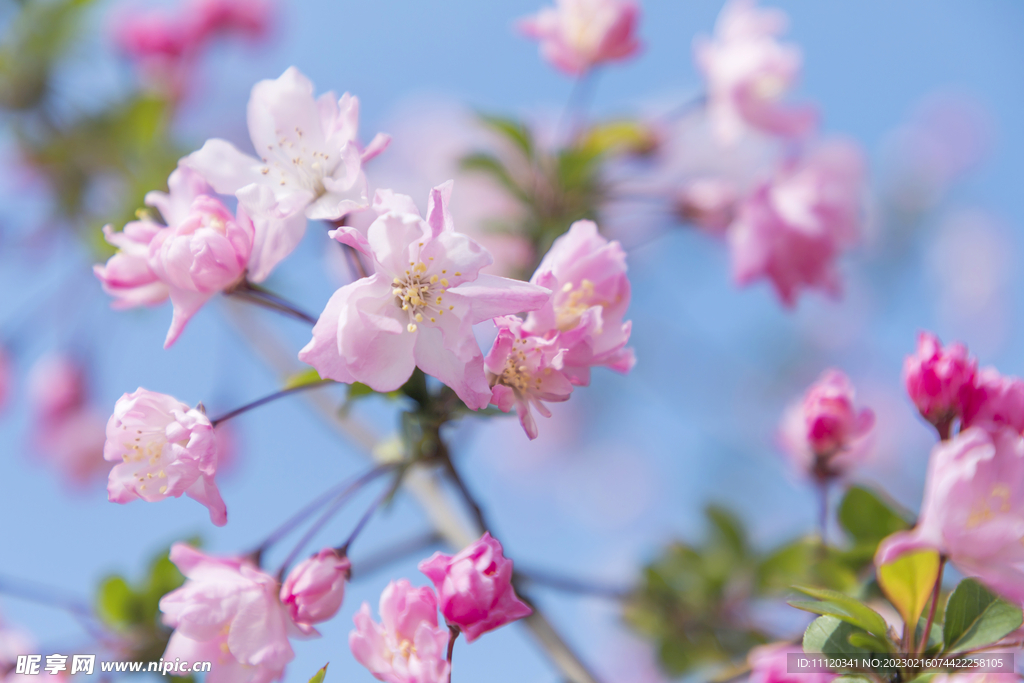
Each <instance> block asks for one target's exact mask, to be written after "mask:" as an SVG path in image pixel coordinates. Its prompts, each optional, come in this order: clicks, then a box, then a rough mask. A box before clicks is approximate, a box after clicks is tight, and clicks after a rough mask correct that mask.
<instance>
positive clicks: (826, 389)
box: [779, 370, 875, 481]
mask: <svg viewBox="0 0 1024 683" xmlns="http://www.w3.org/2000/svg"><path fill="white" fill-rule="evenodd" d="M854 399H855V393H854V389H853V385H852V384H851V383H850V380H849V378H848V377H847V376H846V375H845V374H843V373H842V372H841V371H839V370H826V371H825V372H824V373H822V375H821V377H819V378H818V380H817V381H816V382H815V383H814V384H812V385H811V386H810V387H809V388H808V389H807V392H806V393H804V395H803V398H802V399H800V400H799V401H797V402H795V403H793V404H792V405H791V406H790V407H789V408H788V409H787V410H786V412H785V414H784V415H783V417H782V423H781V425H780V434H779V436H780V440H781V442H782V446H783V449H784V450H785V451H786V454H787V455H788V456H789V458H790V460H791V461H792V463H793V465H794V466H795V467H796V469H797V470H798V471H800V472H803V473H805V474H808V475H810V476H812V477H814V478H815V479H817V480H819V481H827V480H828V479H831V478H834V477H841V476H843V475H844V474H845V473H846V472H847V471H848V470H849V469H850V468H851V467H853V466H855V465H856V464H857V463H858V462H860V461H861V460H862V459H863V458H864V456H865V455H866V452H867V446H868V439H867V437H868V436H869V433H870V431H871V428H872V427H873V426H874V423H875V414H874V413H873V412H872V411H871V409H870V408H857V406H856V404H855V402H854Z"/></svg>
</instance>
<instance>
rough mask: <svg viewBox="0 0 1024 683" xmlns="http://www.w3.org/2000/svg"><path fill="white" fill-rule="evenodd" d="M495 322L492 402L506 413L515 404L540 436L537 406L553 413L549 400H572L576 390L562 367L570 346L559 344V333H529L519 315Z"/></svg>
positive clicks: (488, 364)
mask: <svg viewBox="0 0 1024 683" xmlns="http://www.w3.org/2000/svg"><path fill="white" fill-rule="evenodd" d="M494 322H495V324H496V325H497V326H498V336H497V337H495V339H494V345H493V346H492V347H491V350H490V352H488V354H487V358H486V359H485V360H484V367H485V368H486V369H487V376H488V382H489V384H490V385H491V403H493V404H494V405H495V406H497V408H498V409H499V410H501V411H502V412H506V413H507V412H509V411H510V410H512V409H513V408H515V410H516V414H517V415H519V423H520V424H521V425H522V426H523V430H524V431H525V432H526V435H527V436H529V437H530V438H531V439H536V438H537V435H538V434H539V431H538V429H537V422H536V420H535V419H534V417H533V409H536V410H537V412H539V413H540V414H541V415H543V416H544V417H551V411H550V410H549V409H548V407H547V406H546V405H545V402H547V403H560V402H562V401H568V400H569V396H570V394H572V390H573V384H572V381H571V380H570V379H569V377H568V376H567V375H566V374H565V373H564V372H563V371H562V369H563V368H564V359H565V354H566V349H564V348H561V347H560V346H559V345H558V342H559V337H558V336H556V337H553V338H551V339H545V338H543V337H539V336H536V335H531V334H526V333H525V332H524V331H523V324H522V322H523V321H522V320H521V319H519V318H517V317H515V316H503V317H499V318H495V319H494Z"/></svg>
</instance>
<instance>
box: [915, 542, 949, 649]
mask: <svg viewBox="0 0 1024 683" xmlns="http://www.w3.org/2000/svg"><path fill="white" fill-rule="evenodd" d="M945 568H946V558H945V557H944V556H941V555H940V556H939V573H938V575H937V576H936V577H935V588H933V589H932V606H931V609H929V610H928V621H927V622H926V623H925V626H924V637H923V638H921V654H924V652H925V650H927V649H928V636H929V635H931V632H932V622H934V621H935V608H936V606H937V605H938V604H939V592H940V591H941V590H942V570H944V569H945Z"/></svg>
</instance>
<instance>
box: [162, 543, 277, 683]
mask: <svg viewBox="0 0 1024 683" xmlns="http://www.w3.org/2000/svg"><path fill="white" fill-rule="evenodd" d="M170 557H171V562H173V563H174V564H175V565H177V567H178V569H179V570H180V571H181V573H182V574H184V575H185V578H186V581H185V585H183V586H182V587H181V588H178V589H176V590H174V591H171V592H170V593H168V594H167V595H165V596H164V597H162V598H161V599H160V610H161V611H162V612H163V613H164V617H163V620H164V623H165V624H167V625H168V626H170V627H172V628H174V634H173V635H172V636H171V640H170V642H168V644H167V650H165V651H164V659H165V660H173V659H174V658H175V657H180V658H181V659H182V660H184V661H197V660H200V661H202V660H206V661H212V662H215V664H214V666H213V668H212V670H211V673H210V674H209V675H210V676H211V679H210V680H211V682H212V683H268V682H269V681H273V680H277V679H279V678H281V676H282V675H283V673H284V667H285V665H286V664H287V663H288V662H290V661H291V660H292V659H294V658H295V653H294V651H293V650H292V647H291V644H290V643H289V642H288V635H289V633H294V634H297V630H296V629H295V626H294V624H292V623H291V620H290V619H289V618H288V612H287V610H286V609H285V608H284V606H283V605H282V604H281V603H280V601H279V600H278V598H277V591H278V586H277V581H275V580H274V579H273V577H271V576H269V575H268V574H266V573H264V572H263V571H260V569H259V568H258V567H256V566H254V565H253V564H251V563H249V562H247V561H244V560H240V559H234V558H217V557H210V556H208V555H205V554H203V553H202V552H200V551H198V550H196V549H195V548H192V547H191V546H188V545H185V544H184V543H175V544H174V545H173V546H171V555H170ZM217 663H221V664H223V666H222V667H218V666H217Z"/></svg>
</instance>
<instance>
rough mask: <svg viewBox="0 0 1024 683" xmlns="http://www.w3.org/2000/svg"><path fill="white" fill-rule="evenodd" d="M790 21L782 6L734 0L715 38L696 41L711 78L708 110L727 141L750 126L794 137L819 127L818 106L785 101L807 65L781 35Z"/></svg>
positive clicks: (725, 10) (719, 134)
mask: <svg viewBox="0 0 1024 683" xmlns="http://www.w3.org/2000/svg"><path fill="white" fill-rule="evenodd" d="M786 23H787V18H786V15H785V14H784V13H783V12H782V11H781V10H777V9H761V8H759V7H757V4H756V0H729V2H728V3H726V5H725V7H724V8H722V12H721V14H719V15H718V21H717V22H716V24H715V36H714V38H711V39H709V38H706V37H698V38H697V39H696V40H695V41H694V55H695V58H696V61H697V66H698V67H699V68H700V70H701V71H702V72H703V73H704V79H705V81H706V82H707V108H708V115H709V116H710V117H711V119H712V121H713V122H714V130H715V133H716V134H717V137H718V138H719V139H720V140H721V141H722V142H723V143H726V144H731V143H735V142H736V141H737V140H738V139H739V138H740V136H741V135H742V134H743V132H744V130H746V129H748V128H753V129H756V130H760V131H763V132H766V133H770V134H773V135H780V136H785V137H794V136H799V135H802V134H804V133H806V132H808V131H809V130H810V129H811V128H813V127H814V125H815V123H816V121H817V114H816V112H815V110H814V108H813V107H808V106H793V105H789V104H785V103H783V102H782V101H781V100H782V99H783V97H784V96H785V94H786V93H787V92H788V91H789V90H790V89H791V88H792V87H793V84H794V83H795V82H796V80H797V78H798V77H799V75H800V67H801V56H800V50H799V49H798V48H797V47H795V46H793V45H784V44H782V43H780V42H779V41H778V36H779V34H781V33H782V32H783V31H785V29H786Z"/></svg>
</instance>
